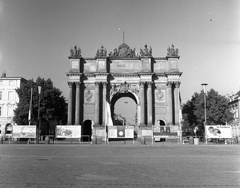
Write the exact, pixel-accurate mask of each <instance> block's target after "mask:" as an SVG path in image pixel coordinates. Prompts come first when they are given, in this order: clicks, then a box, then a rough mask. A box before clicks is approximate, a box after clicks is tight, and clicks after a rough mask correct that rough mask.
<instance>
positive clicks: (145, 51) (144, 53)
mask: <svg viewBox="0 0 240 188" xmlns="http://www.w3.org/2000/svg"><path fill="white" fill-rule="evenodd" d="M140 56H150V57H151V56H152V48H151V46H150V48H149V50H148V47H147V45H146V44H145V46H144V49H142V48H141V49H140Z"/></svg>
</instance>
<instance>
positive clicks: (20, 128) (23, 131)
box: [12, 125, 36, 138]
mask: <svg viewBox="0 0 240 188" xmlns="http://www.w3.org/2000/svg"><path fill="white" fill-rule="evenodd" d="M12 136H13V138H36V125H17V126H13V131H12Z"/></svg>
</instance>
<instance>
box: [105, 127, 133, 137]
mask: <svg viewBox="0 0 240 188" xmlns="http://www.w3.org/2000/svg"><path fill="white" fill-rule="evenodd" d="M108 138H134V126H109V127H108Z"/></svg>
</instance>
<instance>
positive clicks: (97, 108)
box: [94, 82, 100, 126]
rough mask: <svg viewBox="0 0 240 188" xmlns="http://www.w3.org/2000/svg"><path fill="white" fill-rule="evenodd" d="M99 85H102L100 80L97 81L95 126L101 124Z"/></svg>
mask: <svg viewBox="0 0 240 188" xmlns="http://www.w3.org/2000/svg"><path fill="white" fill-rule="evenodd" d="M99 87H100V82H96V83H95V95H94V97H95V126H99V115H100V113H99V110H100V109H99V105H100V100H99Z"/></svg>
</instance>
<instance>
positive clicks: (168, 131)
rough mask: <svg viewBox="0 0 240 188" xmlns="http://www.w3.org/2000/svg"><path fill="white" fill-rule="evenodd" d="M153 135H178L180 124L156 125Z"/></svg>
mask: <svg viewBox="0 0 240 188" xmlns="http://www.w3.org/2000/svg"><path fill="white" fill-rule="evenodd" d="M153 135H157V136H160V137H171V136H173V137H175V136H178V126H176V125H167V126H154V127H153Z"/></svg>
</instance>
